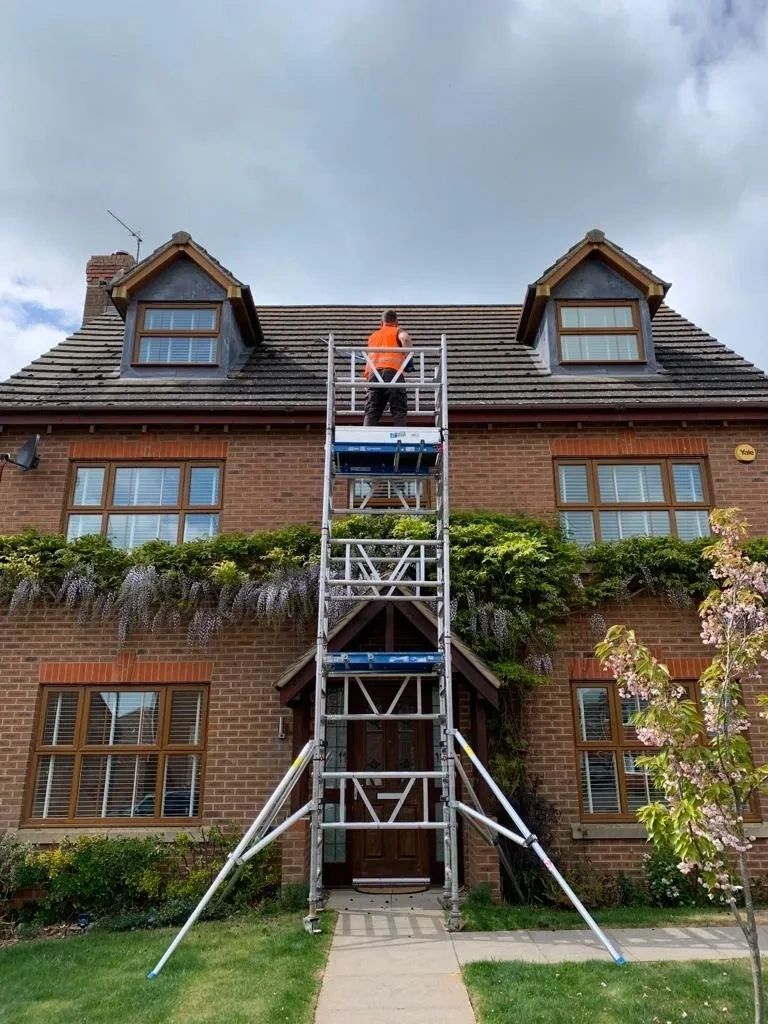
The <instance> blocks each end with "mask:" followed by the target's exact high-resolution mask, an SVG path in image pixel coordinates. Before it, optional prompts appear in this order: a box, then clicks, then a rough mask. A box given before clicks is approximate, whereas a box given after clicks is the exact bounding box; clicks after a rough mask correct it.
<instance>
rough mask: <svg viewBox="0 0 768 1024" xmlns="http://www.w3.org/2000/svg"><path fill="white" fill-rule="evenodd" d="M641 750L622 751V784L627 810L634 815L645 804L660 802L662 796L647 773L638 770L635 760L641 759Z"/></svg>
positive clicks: (641, 769) (640, 769) (643, 770)
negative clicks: (623, 784) (624, 789)
mask: <svg viewBox="0 0 768 1024" xmlns="http://www.w3.org/2000/svg"><path fill="white" fill-rule="evenodd" d="M642 755H643V752H642V751H641V750H637V751H631V750H625V751H624V755H623V758H624V761H623V763H624V782H625V784H626V787H627V810H628V811H629V812H630V813H634V812H635V811H637V810H639V809H640V808H641V807H645V805H646V804H650V803H655V802H656V801H659V800H662V799H663V797H664V794H663V793H662V791H661V790H660V789H656V787H655V786H654V785H653V783H652V782H651V780H650V778H649V776H648V772H647V771H646V770H645V769H644V768H640V767H639V766H638V764H637V762H636V758H638V757H642Z"/></svg>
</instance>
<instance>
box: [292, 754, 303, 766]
mask: <svg viewBox="0 0 768 1024" xmlns="http://www.w3.org/2000/svg"><path fill="white" fill-rule="evenodd" d="M300 764H301V754H299V756H298V757H297V758H296V760H295V761H294V762H293V764H292V765H291V768H298V767H299V765H300Z"/></svg>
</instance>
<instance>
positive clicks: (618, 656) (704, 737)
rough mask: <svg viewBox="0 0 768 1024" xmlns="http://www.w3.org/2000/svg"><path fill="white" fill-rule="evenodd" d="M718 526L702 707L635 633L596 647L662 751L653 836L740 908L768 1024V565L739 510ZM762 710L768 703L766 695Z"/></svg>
mask: <svg viewBox="0 0 768 1024" xmlns="http://www.w3.org/2000/svg"><path fill="white" fill-rule="evenodd" d="M711 524H712V531H713V533H714V535H715V540H714V542H713V543H712V545H711V546H710V547H709V548H707V549H706V551H705V555H706V557H707V558H708V559H709V560H710V561H711V562H712V568H711V575H712V578H713V580H714V582H715V586H714V588H713V590H712V591H711V592H710V593H709V595H708V596H707V597H706V598H705V600H704V601H703V602H702V604H701V606H700V609H699V614H700V617H701V639H702V641H703V642H704V643H705V644H706V645H708V646H710V647H712V648H714V656H713V658H712V662H711V664H710V665H709V666H708V667H707V668H706V670H705V671H704V672H703V674H702V676H701V678H700V680H699V694H700V708H699V707H697V705H696V704H695V703H694V702H693V701H692V700H690V699H687V698H686V694H685V691H684V690H683V689H682V688H681V687H680V686H678V685H677V684H676V683H674V682H673V681H672V680H671V679H670V676H669V671H668V670H667V668H666V666H664V665H663V664H661V663H660V662H658V661H657V660H656V658H654V657H653V656H652V655H651V653H650V651H649V650H648V649H647V648H646V647H644V646H643V645H642V644H641V643H640V642H639V641H638V640H637V637H636V636H635V633H634V631H633V630H631V629H627V627H626V626H613V627H611V629H609V630H608V632H607V634H606V637H605V640H603V641H602V642H601V643H600V644H598V645H597V649H596V650H597V655H598V658H599V659H600V661H601V662H602V664H603V665H604V666H605V667H606V668H608V669H609V670H610V672H611V673H612V675H613V676H614V677H615V679H616V682H617V684H618V687H619V691H620V693H621V695H622V696H626V697H636V698H639V700H640V702H641V710H640V711H639V712H637V714H636V715H635V718H634V724H635V726H636V729H637V736H638V739H639V740H640V742H641V743H643V744H644V745H646V746H648V747H653V748H655V752H653V753H649V754H647V755H646V756H645V757H643V758H642V759H641V764H642V765H643V767H645V768H646V769H647V770H648V772H649V774H650V776H651V778H652V780H653V782H654V784H655V785H656V787H657V788H658V789H659V790H660V791H661V792H662V793H663V796H664V800H663V802H658V803H651V804H648V805H647V806H645V807H643V808H641V809H640V811H639V812H638V818H639V819H640V820H641V821H642V822H643V823H644V824H645V826H646V828H647V829H648V833H649V835H650V837H651V839H653V840H654V841H656V842H660V843H664V844H668V845H669V846H670V847H671V848H672V849H673V851H674V852H675V855H676V856H677V857H678V858H679V868H680V870H681V871H682V872H684V873H686V874H690V873H691V872H695V873H696V874H697V875H698V878H699V881H700V882H701V884H702V885H703V886H704V888H705V890H706V891H707V893H708V895H709V897H710V899H713V900H714V899H719V900H723V901H725V902H726V903H728V904H729V905H730V908H731V910H732V911H733V914H734V916H735V918H736V920H737V922H738V924H739V926H740V928H741V930H742V932H743V934H744V937H745V939H746V941H747V944H748V947H749V954H750V960H751V964H752V979H753V984H754V998H755V1022H756V1024H765V1008H764V1001H763V990H762V977H761V963H760V948H759V943H758V932H757V924H756V921H755V911H754V905H753V901H752V893H751V889H750V869H749V864H748V858H747V854H748V851H749V850H750V848H751V845H752V842H753V841H754V837H753V836H750V835H749V826H748V822H745V817H747V818H748V817H749V816H750V811H751V809H752V807H753V805H754V801H755V800H756V798H757V795H758V794H759V793H761V792H765V791H766V790H767V789H768V765H767V764H762V765H756V764H755V763H754V761H753V758H752V754H751V750H750V746H749V743H748V741H747V736H746V734H747V730H748V728H749V715H748V711H747V708H746V706H745V704H744V700H743V696H742V689H743V686H744V684H745V683H746V682H749V681H753V680H759V678H760V666H761V664H763V663H764V662H765V661H766V659H768V566H766V565H765V564H763V563H762V562H756V561H752V560H751V559H750V558H749V557H748V556H747V555H746V554H745V553H744V543H745V540H746V534H747V524H746V521H745V520H744V519H743V517H742V516H741V514H740V513H739V510H738V509H729V510H726V511H715V512H713V513H712V516H711ZM758 705H759V706H761V707H763V708H765V707H766V706H768V697H759V698H758ZM761 715H765V711H761Z"/></svg>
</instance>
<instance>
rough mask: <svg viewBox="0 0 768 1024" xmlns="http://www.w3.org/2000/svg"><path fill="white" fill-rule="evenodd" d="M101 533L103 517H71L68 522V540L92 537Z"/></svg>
mask: <svg viewBox="0 0 768 1024" xmlns="http://www.w3.org/2000/svg"><path fill="white" fill-rule="evenodd" d="M94 533H101V516H70V517H69V519H68V520H67V540H77V538H78V537H90V536H91V535H92V534H94Z"/></svg>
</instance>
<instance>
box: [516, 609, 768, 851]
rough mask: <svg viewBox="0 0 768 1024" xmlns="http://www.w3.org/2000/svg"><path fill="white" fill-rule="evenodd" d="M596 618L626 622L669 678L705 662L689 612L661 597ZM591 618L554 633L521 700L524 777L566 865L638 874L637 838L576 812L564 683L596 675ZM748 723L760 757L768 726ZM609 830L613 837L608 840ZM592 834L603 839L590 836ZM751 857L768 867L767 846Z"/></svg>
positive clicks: (598, 627) (692, 673)
mask: <svg viewBox="0 0 768 1024" xmlns="http://www.w3.org/2000/svg"><path fill="white" fill-rule="evenodd" d="M599 614H600V616H601V617H602V619H603V620H604V624H605V626H611V625H614V624H615V623H619V622H621V623H626V624H627V625H631V626H632V628H633V629H634V630H635V631H636V633H637V635H638V638H639V639H640V640H641V641H642V642H644V643H646V644H648V646H650V647H651V649H652V650H653V652H654V654H655V655H656V656H657V657H659V658H660V659H663V660H664V662H665V663H666V664H667V665H668V667H669V669H670V671H671V672H672V674H673V676H674V677H675V678H679V679H681V680H683V679H692V678H694V679H695V678H698V676H699V675H700V674H701V671H702V669H703V666H704V664H705V662H706V661H707V660H708V659H707V657H706V655H707V651H706V648H704V646H703V645H702V644H701V642H700V640H699V635H698V616H697V614H696V611H695V609H693V608H688V609H681V608H677V607H674V606H673V605H672V604H670V603H669V601H668V600H666V599H664V598H661V597H658V598H656V597H650V596H643V597H638V598H635V599H634V600H632V601H630V602H627V603H626V604H625V605H615V606H606V607H604V608H601V609H600V612H599ZM590 620H591V616H590V615H589V614H586V613H585V614H579V615H575V616H573V618H572V619H570V620H569V621H568V623H567V624H565V625H564V627H563V628H562V629H561V631H560V637H559V643H558V649H557V652H556V656H555V659H554V671H553V673H552V676H551V678H550V679H549V681H548V682H547V683H546V684H545V685H543V686H542V687H540V688H539V689H538V690H537V691H536V693H535V695H534V696H533V697H531V698H530V699H529V700H528V704H527V708H526V729H527V732H528V737H529V754H528V765H529V769H530V771H531V773H532V774H534V775H537V776H538V777H539V778H540V780H541V789H540V792H541V795H542V796H543V797H544V798H545V799H547V800H551V801H553V802H554V803H555V804H556V805H557V808H558V811H559V813H560V821H559V827H558V830H557V840H556V848H557V852H558V855H559V856H560V857H563V858H564V859H565V862H566V863H568V862H573V861H574V860H581V859H587V860H591V861H593V862H594V863H596V864H598V865H599V866H600V867H603V868H605V869H607V870H611V871H617V870H619V869H624V870H626V869H630V870H634V871H638V870H639V868H640V864H641V862H642V857H643V855H644V853H645V852H646V849H645V842H644V840H643V839H642V838H639V839H627V838H622V837H621V836H622V832H623V833H626V827H627V826H626V824H616V825H606V823H605V822H601V823H600V825H599V826H597V827H594V826H592V825H590V823H589V820H588V818H586V817H583V816H582V814H581V811H580V807H579V768H578V761H577V751H576V743H575V736H574V724H573V705H572V697H571V688H572V687H571V680H574V679H590V680H592V681H595V680H596V679H599V678H600V675H599V674H598V672H597V664H596V662H594V645H595V643H596V642H597V641H598V640H599V639H601V638H602V635H603V633H604V626H603V623H598V622H595V621H590ZM710 656H711V655H710ZM763 689H764V688H763ZM760 690H761V687H760V686H759V685H757V684H755V683H753V684H750V685H749V686H748V687H747V688H746V692H745V697H746V701H747V705H748V707H750V709H751V710H753V711H754V710H755V706H754V700H755V697H756V695H757V693H758V692H760ZM752 721H753V727H752V729H751V731H750V740H751V743H752V747H753V750H754V753H755V756H756V758H758V759H760V760H766V759H768V723H766V722H765V721H764V720H763V719H761V718H759V717H758V716H757V715H756V714H754V715H753V716H752ZM639 746H640V745H638V747H639ZM766 815H768V802H766V801H765V800H764V801H763V807H762V809H761V818H762V819H765V817H766ZM574 827H576V828H577V829H578V830H579V831H581V833H582V837H581V838H574V835H573V832H574ZM611 831H613V832H614V833H615V834H614V835H610V832H611ZM598 832H599V833H600V834H601V835H603V834H604V837H602V838H593V837H594V836H595V834H597V833H598ZM605 833H607V834H605ZM753 860H754V861H755V864H756V866H757V867H758V868H759V869H760V870H762V871H767V870H768V842H767V841H765V840H760V841H758V843H757V844H756V848H755V851H754V854H753Z"/></svg>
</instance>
